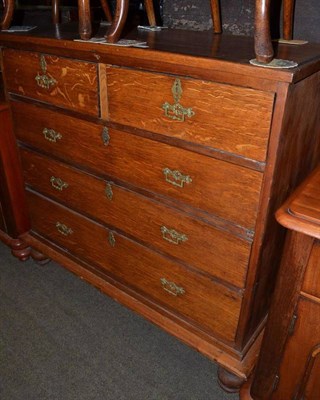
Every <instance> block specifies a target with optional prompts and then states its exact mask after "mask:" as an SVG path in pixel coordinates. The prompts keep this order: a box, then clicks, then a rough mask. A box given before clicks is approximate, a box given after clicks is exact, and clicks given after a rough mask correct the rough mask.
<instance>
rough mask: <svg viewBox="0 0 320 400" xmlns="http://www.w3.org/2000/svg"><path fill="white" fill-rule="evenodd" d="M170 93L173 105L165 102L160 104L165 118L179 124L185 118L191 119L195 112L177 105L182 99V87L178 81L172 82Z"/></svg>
mask: <svg viewBox="0 0 320 400" xmlns="http://www.w3.org/2000/svg"><path fill="white" fill-rule="evenodd" d="M171 91H172V95H173V98H174V104H170V103H168V102H167V101H166V102H165V103H164V104H162V109H163V110H164V114H165V116H166V117H168V118H170V119H173V120H174V121H179V122H184V120H185V117H188V118H191V117H193V116H194V115H195V112H194V111H193V110H192V108H191V107H189V108H184V107H183V106H182V105H181V104H180V103H179V102H180V100H181V97H182V86H181V81H180V79H176V80H175V81H174V83H173V85H172V89H171Z"/></svg>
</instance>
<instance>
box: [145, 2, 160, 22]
mask: <svg viewBox="0 0 320 400" xmlns="http://www.w3.org/2000/svg"><path fill="white" fill-rule="evenodd" d="M144 6H145V8H146V13H147V17H148V21H149V25H150V26H156V25H157V21H156V14H155V12H154V7H153V0H144Z"/></svg>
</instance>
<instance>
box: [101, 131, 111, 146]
mask: <svg viewBox="0 0 320 400" xmlns="http://www.w3.org/2000/svg"><path fill="white" fill-rule="evenodd" d="M101 137H102V141H103V144H104V145H105V146H108V145H109V143H110V135H109V129H108V128H107V127H106V126H105V127H104V128H103V130H102V134H101Z"/></svg>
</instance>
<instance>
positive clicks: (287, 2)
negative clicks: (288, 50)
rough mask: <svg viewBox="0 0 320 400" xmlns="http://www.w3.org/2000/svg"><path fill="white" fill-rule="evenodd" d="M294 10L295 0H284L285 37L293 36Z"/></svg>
mask: <svg viewBox="0 0 320 400" xmlns="http://www.w3.org/2000/svg"><path fill="white" fill-rule="evenodd" d="M293 11H294V0H283V38H284V39H286V40H292V38H293Z"/></svg>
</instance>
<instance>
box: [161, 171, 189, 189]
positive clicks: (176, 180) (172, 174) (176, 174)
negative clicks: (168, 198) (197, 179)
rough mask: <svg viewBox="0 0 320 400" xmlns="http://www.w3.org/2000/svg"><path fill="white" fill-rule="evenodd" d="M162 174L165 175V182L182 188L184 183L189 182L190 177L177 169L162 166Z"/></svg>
mask: <svg viewBox="0 0 320 400" xmlns="http://www.w3.org/2000/svg"><path fill="white" fill-rule="evenodd" d="M162 172H163V175H164V176H165V179H166V182H168V183H171V185H173V186H178V187H180V188H183V186H184V184H185V183H188V184H189V183H191V182H192V178H191V177H190V176H189V175H184V174H182V173H181V172H180V171H178V170H171V169H170V168H167V167H166V168H163V170H162Z"/></svg>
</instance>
